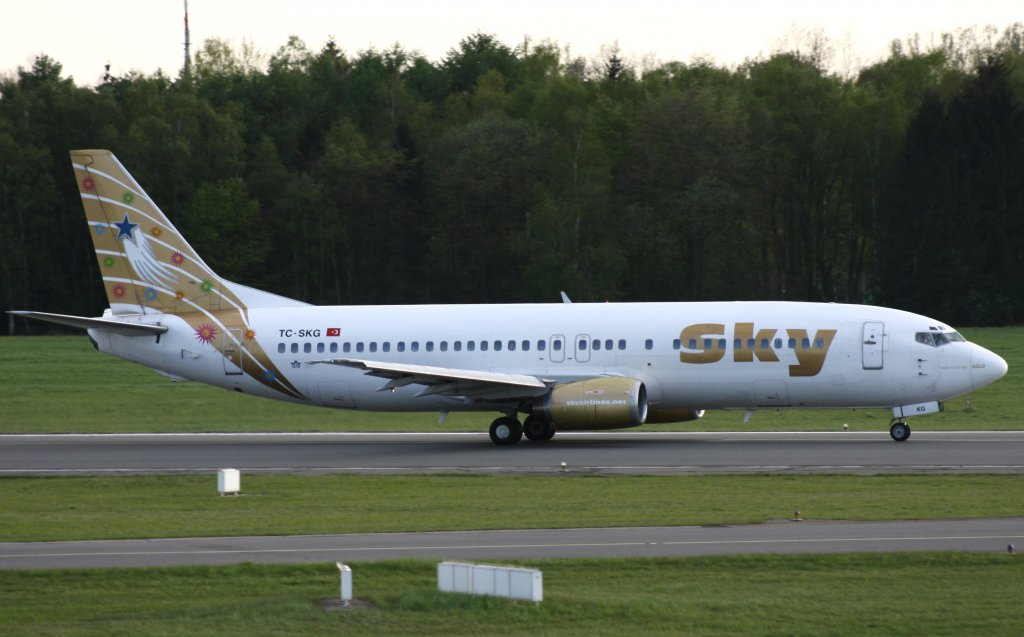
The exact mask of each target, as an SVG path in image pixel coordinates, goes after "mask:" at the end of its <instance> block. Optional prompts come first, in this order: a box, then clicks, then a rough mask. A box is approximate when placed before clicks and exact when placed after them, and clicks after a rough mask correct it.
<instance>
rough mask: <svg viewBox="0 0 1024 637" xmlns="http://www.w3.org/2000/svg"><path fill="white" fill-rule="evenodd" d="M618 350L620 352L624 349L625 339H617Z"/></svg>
mask: <svg viewBox="0 0 1024 637" xmlns="http://www.w3.org/2000/svg"><path fill="white" fill-rule="evenodd" d="M619 349H620V350H622V349H626V339H624V338H620V339H619Z"/></svg>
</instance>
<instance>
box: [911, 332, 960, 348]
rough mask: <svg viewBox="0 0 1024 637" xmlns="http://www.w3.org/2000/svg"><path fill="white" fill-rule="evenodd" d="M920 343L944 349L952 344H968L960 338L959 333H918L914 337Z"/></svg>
mask: <svg viewBox="0 0 1024 637" xmlns="http://www.w3.org/2000/svg"><path fill="white" fill-rule="evenodd" d="M914 338H915V339H916V340H917V342H918V343H923V344H925V345H930V346H932V347H942V346H943V345H949V344H950V343H954V342H959V343H963V342H966V340H967V339H965V338H964V337H963V336H960V334H958V333H957V332H952V331H950V332H918V333H917V334H916V335H915V337H914Z"/></svg>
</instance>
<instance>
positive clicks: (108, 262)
mask: <svg viewBox="0 0 1024 637" xmlns="http://www.w3.org/2000/svg"><path fill="white" fill-rule="evenodd" d="M71 163H72V165H73V166H74V169H75V179H76V180H77V181H78V189H79V192H80V193H81V196H82V205H83V206H84V207H85V216H86V219H87V221H88V224H89V234H90V235H91V236H92V241H93V245H94V246H95V248H96V259H97V260H98V261H99V266H100V273H101V275H102V276H103V287H104V288H105V289H106V293H107V300H108V301H109V302H110V311H111V313H112V314H113V315H114V317H124V316H138V315H147V314H162V315H166V314H173V315H176V316H178V317H179V318H181V319H182V320H183V321H184V322H185V323H187V324H188V326H189V328H190V329H191V330H192V331H193V333H194V334H193V336H194V340H195V341H196V342H198V343H199V344H201V345H202V346H207V347H211V348H213V349H215V350H217V351H218V352H220V354H221V355H223V356H224V357H225V359H228V360H230V361H231V365H232V366H233V367H231V368H232V369H237V370H238V373H240V374H247V375H249V376H251V377H253V378H255V379H257V380H258V381H259V382H261V383H263V384H264V385H267V386H269V387H272V388H274V389H276V390H278V391H282V392H285V393H287V394H289V395H290V396H293V397H301V394H300V393H299V392H298V390H296V389H295V387H293V386H292V385H291V383H289V382H288V381H287V380H286V379H285V378H284V376H283V375H282V374H281V373H280V371H279V370H278V369H277V368H276V367H275V366H274V364H273V363H272V362H271V360H270V357H269V356H268V355H267V353H266V352H265V351H263V349H262V347H261V346H260V344H259V341H258V340H257V339H256V330H255V329H254V327H253V325H252V323H251V321H250V317H249V309H250V308H254V307H287V306H300V305H306V304H305V303H300V302H298V301H293V300H291V299H287V298H284V297H281V296H277V295H274V294H270V293H268V292H263V291H260V290H256V289H253V288H249V287H246V286H243V285H238V284H236V283H231V282H230V281H226V280H224V279H222V278H220V277H219V276H217V274H216V273H215V272H214V271H213V270H212V269H211V268H210V267H209V266H208V265H206V263H205V262H204V261H203V260H202V259H201V258H200V257H199V255H198V254H197V253H196V252H195V250H193V249H192V246H190V245H189V244H188V242H187V241H185V238H184V237H182V236H181V234H180V233H179V232H178V230H177V229H176V228H175V227H174V226H173V225H172V224H171V222H170V221H169V220H168V219H167V217H165V216H164V213H163V212H161V211H160V208H159V207H157V205H156V204H155V203H153V201H152V200H151V199H150V198H149V196H148V195H147V194H146V192H145V191H144V190H143V189H142V187H141V186H140V185H139V184H138V182H136V181H135V179H133V178H132V176H131V175H129V174H128V171H127V170H125V169H124V166H122V165H121V162H119V161H117V158H116V157H114V155H113V154H112V153H111V152H110V151H107V150H74V151H71Z"/></svg>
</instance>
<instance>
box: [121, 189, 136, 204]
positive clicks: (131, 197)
mask: <svg viewBox="0 0 1024 637" xmlns="http://www.w3.org/2000/svg"><path fill="white" fill-rule="evenodd" d="M121 199H123V200H124V202H125V203H131V202H133V201H135V195H133V194H132V193H130V192H127V191H126V192H125V193H124V194H123V195H121Z"/></svg>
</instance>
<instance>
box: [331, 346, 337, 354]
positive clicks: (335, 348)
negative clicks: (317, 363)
mask: <svg viewBox="0 0 1024 637" xmlns="http://www.w3.org/2000/svg"><path fill="white" fill-rule="evenodd" d="M331 353H332V354H337V353H338V344H337V343H331Z"/></svg>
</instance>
